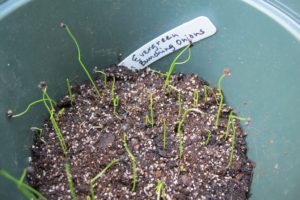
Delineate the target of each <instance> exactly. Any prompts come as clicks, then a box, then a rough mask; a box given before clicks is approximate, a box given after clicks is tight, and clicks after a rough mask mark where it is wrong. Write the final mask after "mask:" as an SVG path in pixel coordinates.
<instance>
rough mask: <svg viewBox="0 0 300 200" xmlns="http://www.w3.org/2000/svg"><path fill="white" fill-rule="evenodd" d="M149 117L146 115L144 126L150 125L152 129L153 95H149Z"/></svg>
mask: <svg viewBox="0 0 300 200" xmlns="http://www.w3.org/2000/svg"><path fill="white" fill-rule="evenodd" d="M149 109H150V116H149V115H148V114H147V115H146V125H148V124H150V125H151V126H152V127H153V126H154V112H153V93H151V94H150V105H149Z"/></svg>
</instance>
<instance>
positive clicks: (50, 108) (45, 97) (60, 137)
mask: <svg viewBox="0 0 300 200" xmlns="http://www.w3.org/2000/svg"><path fill="white" fill-rule="evenodd" d="M50 99H51V98H50V97H49V95H48V93H47V88H45V89H43V100H44V105H45V107H46V109H47V110H48V112H49V114H50V121H51V123H52V126H53V128H54V131H55V133H56V135H57V138H58V140H59V142H60V146H61V148H62V151H63V153H64V155H65V156H67V145H66V143H65V140H64V137H63V135H62V133H61V130H60V128H59V127H58V124H57V122H56V120H55V117H54V111H55V110H54V107H53V104H52V102H51V100H50ZM47 102H49V104H50V105H48V104H47Z"/></svg>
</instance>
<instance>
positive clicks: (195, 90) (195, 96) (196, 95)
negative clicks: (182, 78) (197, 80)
mask: <svg viewBox="0 0 300 200" xmlns="http://www.w3.org/2000/svg"><path fill="white" fill-rule="evenodd" d="M198 103H199V92H198V89H197V88H195V89H194V106H195V107H196V108H197V107H198Z"/></svg>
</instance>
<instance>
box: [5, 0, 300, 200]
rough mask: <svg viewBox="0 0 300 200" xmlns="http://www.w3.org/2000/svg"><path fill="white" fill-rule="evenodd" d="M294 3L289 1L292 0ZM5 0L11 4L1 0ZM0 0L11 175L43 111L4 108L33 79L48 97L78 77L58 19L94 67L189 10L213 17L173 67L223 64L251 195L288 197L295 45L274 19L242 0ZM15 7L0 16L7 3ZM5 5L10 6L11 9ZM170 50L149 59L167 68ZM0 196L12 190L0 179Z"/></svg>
mask: <svg viewBox="0 0 300 200" xmlns="http://www.w3.org/2000/svg"><path fill="white" fill-rule="evenodd" d="M0 2H1V1H0ZM295 2H296V1H295ZM9 4H11V5H9ZM17 4H18V1H7V2H4V3H3V4H2V5H1V6H0V13H2V14H0V38H1V40H0V68H1V73H0V97H1V106H0V113H2V114H1V117H0V129H1V131H0V135H1V139H0V167H1V168H4V169H6V170H7V171H9V172H11V173H12V174H14V175H17V176H20V174H21V172H22V169H23V168H25V167H26V166H27V164H28V157H29V156H30V152H29V147H30V145H31V143H32V135H33V134H32V132H31V131H30V127H32V126H37V127H39V126H41V125H42V123H43V119H44V118H45V117H46V116H47V113H46V110H45V109H44V108H43V107H42V106H37V107H34V108H33V109H32V110H31V111H30V112H29V113H28V114H27V115H26V116H24V117H22V118H17V119H14V120H7V119H6V117H5V115H4V113H5V112H6V111H7V110H8V109H12V110H14V111H17V112H18V111H22V110H24V108H25V107H26V106H27V105H28V103H29V102H31V101H33V100H36V99H38V98H40V97H41V92H40V91H39V89H38V88H37V84H38V83H39V81H41V80H44V81H46V82H47V83H48V85H49V92H50V94H51V95H52V96H53V97H54V98H59V97H62V95H64V94H66V86H65V80H66V78H69V79H71V80H72V81H75V80H78V81H83V80H84V79H85V76H84V72H83V71H82V69H81V68H80V66H79V64H78V62H77V60H76V58H77V52H76V49H75V46H74V45H73V43H72V42H71V40H70V38H69V37H68V36H67V34H66V32H65V31H64V30H63V29H61V28H60V22H65V23H66V24H68V25H69V27H70V28H71V29H72V30H73V33H74V34H75V35H76V37H77V39H78V41H79V43H80V46H81V49H82V56H83V61H84V62H85V64H86V66H88V68H89V70H90V71H91V70H92V68H93V67H94V66H99V67H105V66H107V65H108V64H111V63H117V62H118V58H119V56H118V55H119V54H122V55H123V56H127V55H128V54H130V53H131V52H132V51H134V50H135V49H137V48H138V47H139V46H141V45H143V44H144V43H146V42H148V41H150V40H151V39H153V38H154V37H156V36H157V35H159V34H161V33H163V32H164V31H167V30H169V29H171V28H173V27H175V26H177V25H179V24H181V23H183V22H186V21H188V20H190V19H192V18H195V17H197V16H201V15H203V16H207V17H209V18H210V19H211V20H212V22H213V23H214V24H215V25H216V27H217V29H218V32H217V34H216V35H214V36H212V37H210V38H208V39H205V40H203V41H201V42H199V43H197V44H195V45H194V47H193V49H192V54H193V56H192V58H191V60H190V62H189V63H187V64H185V65H181V66H176V69H175V71H176V72H179V71H180V72H186V73H196V74H198V75H199V76H201V77H203V78H204V79H206V80H208V81H210V83H211V84H213V85H216V82H217V79H218V77H219V76H220V75H221V73H222V71H223V68H225V67H229V68H231V70H232V76H231V77H230V78H228V79H226V80H224V82H223V83H224V84H223V89H224V92H225V96H226V100H227V102H228V103H229V104H230V105H231V106H232V107H234V108H236V110H238V111H239V113H240V115H242V116H250V117H251V118H252V122H251V125H250V126H247V127H245V129H246V131H247V133H248V139H247V142H248V145H249V151H248V155H249V157H250V158H251V159H252V160H254V161H255V162H256V168H255V172H254V177H253V185H252V191H251V192H252V197H251V199H295V198H296V197H297V196H299V195H300V190H299V189H298V187H299V183H300V173H298V171H299V170H298V169H299V168H300V159H299V155H298V150H300V136H299V134H298V130H299V125H298V122H299V121H300V116H299V112H300V107H299V104H300V93H299V85H300V79H299V75H300V68H299V63H300V56H299V52H300V46H299V41H298V40H297V39H296V38H295V37H294V36H292V35H291V34H290V33H289V32H288V31H286V30H285V29H284V28H282V26H280V25H279V24H278V23H276V22H275V21H274V20H272V19H271V18H269V17H268V16H266V15H265V14H263V13H262V12H260V11H258V10H256V9H254V8H253V7H250V6H249V5H248V4H246V3H244V2H242V1H234V0H230V1H226V2H225V1H218V0H211V1H204V0H197V1H195V0H186V1H184V2H183V1H180V0H173V1H161V2H158V1H154V0H153V1H149V0H122V1H121V0H114V1H108V0H101V1H100V0H89V1H79V0H78V1H72V0H65V1H60V0H52V1H30V2H29V3H27V4H23V5H20V6H18V5H17ZM11 7H14V8H17V9H15V10H14V11H11V13H9V14H6V16H4V14H3V13H5V11H7V9H8V8H11ZM12 10H13V9H12ZM172 58H174V54H173V55H170V56H169V57H166V58H164V59H162V60H160V61H159V62H157V63H154V64H153V67H155V68H158V69H161V70H167V69H168V67H169V64H170V61H171V59H172ZM0 188H1V189H0V199H21V194H19V192H16V191H17V189H16V188H15V187H14V186H13V185H12V184H10V183H9V182H8V181H7V180H5V179H3V178H2V177H1V178H0Z"/></svg>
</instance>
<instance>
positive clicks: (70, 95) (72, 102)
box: [66, 78, 74, 105]
mask: <svg viewBox="0 0 300 200" xmlns="http://www.w3.org/2000/svg"><path fill="white" fill-rule="evenodd" d="M66 82H67V90H68V94H69V97H70V101H71V105H73V104H74V96H73V94H72V89H71V84H70V81H69V79H68V78H67V80H66Z"/></svg>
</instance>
